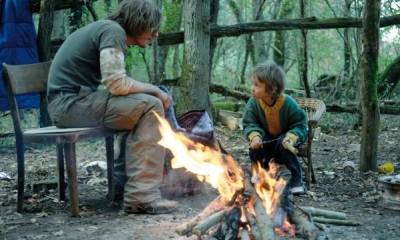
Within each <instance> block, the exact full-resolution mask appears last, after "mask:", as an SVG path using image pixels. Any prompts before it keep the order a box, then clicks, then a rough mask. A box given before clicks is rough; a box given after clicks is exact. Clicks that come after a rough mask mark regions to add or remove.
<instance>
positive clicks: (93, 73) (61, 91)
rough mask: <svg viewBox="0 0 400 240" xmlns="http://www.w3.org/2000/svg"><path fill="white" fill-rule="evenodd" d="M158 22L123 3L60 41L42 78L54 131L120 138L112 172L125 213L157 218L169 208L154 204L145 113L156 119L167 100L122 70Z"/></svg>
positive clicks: (133, 1)
mask: <svg viewBox="0 0 400 240" xmlns="http://www.w3.org/2000/svg"><path fill="white" fill-rule="evenodd" d="M160 24H161V11H160V9H159V8H158V7H157V6H155V5H154V4H153V3H152V2H150V1H148V0H124V1H122V2H121V3H120V5H119V7H118V9H117V10H116V12H114V13H113V14H112V15H111V16H109V17H108V19H106V20H99V21H96V22H93V23H91V24H89V25H87V26H85V27H83V28H81V29H79V30H77V31H75V32H74V33H72V34H71V35H70V36H68V38H67V39H66V40H65V42H64V43H63V44H62V46H61V47H60V49H59V50H58V52H57V54H56V56H55V58H54V60H53V63H52V65H51V68H50V73H49V83H48V97H49V113H50V116H51V118H52V120H53V122H54V124H55V125H56V126H59V127H87V126H90V127H93V126H105V127H108V128H112V129H116V130H121V131H125V132H126V133H127V135H126V139H125V141H126V145H125V147H124V149H123V150H124V152H122V155H124V159H125V160H124V161H125V162H124V164H123V167H119V166H116V169H115V170H116V176H120V177H117V179H116V182H117V186H116V187H117V190H118V189H121V192H122V189H124V190H123V194H124V195H123V199H124V202H123V203H124V210H125V211H126V212H128V213H149V214H159V213H167V212H171V211H172V210H174V209H175V208H176V207H177V203H176V202H174V201H170V200H166V199H162V198H161V194H160V190H159V186H160V184H161V181H162V177H163V166H164V153H165V150H164V149H163V148H162V147H161V146H159V145H158V144H157V142H158V141H159V139H160V137H161V136H160V133H159V130H158V121H157V119H156V116H155V115H154V113H153V112H156V113H157V114H158V115H160V116H164V111H165V109H167V108H168V107H169V106H170V104H171V98H170V97H169V95H168V94H166V93H165V92H163V91H161V90H160V89H159V88H158V87H156V86H154V85H151V84H148V83H143V82H140V81H137V80H135V79H134V78H132V77H129V76H128V75H127V73H126V70H125V54H126V51H127V48H128V46H130V45H137V46H139V47H142V48H144V47H146V46H147V45H148V44H149V43H150V42H151V41H152V40H153V39H154V38H155V37H157V35H158V31H159V28H160ZM101 85H102V86H103V87H101ZM121 176H122V177H121Z"/></svg>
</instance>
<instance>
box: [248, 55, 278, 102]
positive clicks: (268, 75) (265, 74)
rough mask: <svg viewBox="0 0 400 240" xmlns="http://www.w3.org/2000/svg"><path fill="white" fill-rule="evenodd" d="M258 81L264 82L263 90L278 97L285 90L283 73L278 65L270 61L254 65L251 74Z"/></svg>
mask: <svg viewBox="0 0 400 240" xmlns="http://www.w3.org/2000/svg"><path fill="white" fill-rule="evenodd" d="M251 76H252V77H253V78H256V79H258V81H260V82H262V83H265V85H266V89H265V91H268V92H270V93H271V94H273V95H274V96H275V98H278V97H279V96H280V95H281V94H282V93H283V91H284V90H285V73H284V71H283V70H282V68H281V67H280V66H278V65H277V64H276V63H274V62H272V61H268V62H265V63H261V64H258V65H257V66H255V68H254V70H253V73H252V75H251Z"/></svg>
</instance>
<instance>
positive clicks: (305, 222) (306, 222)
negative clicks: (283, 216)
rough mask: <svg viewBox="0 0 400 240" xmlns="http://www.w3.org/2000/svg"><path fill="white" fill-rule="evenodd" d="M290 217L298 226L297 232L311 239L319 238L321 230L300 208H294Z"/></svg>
mask: <svg viewBox="0 0 400 240" xmlns="http://www.w3.org/2000/svg"><path fill="white" fill-rule="evenodd" d="M290 219H291V220H292V222H293V224H294V225H295V226H296V234H298V235H301V236H303V237H305V238H306V239H309V240H314V239H318V237H319V235H320V230H319V229H318V228H317V227H316V226H315V225H314V224H313V223H312V222H310V219H309V218H308V216H307V215H306V214H305V213H304V212H302V211H301V210H299V209H294V210H293V211H292V212H291V214H290Z"/></svg>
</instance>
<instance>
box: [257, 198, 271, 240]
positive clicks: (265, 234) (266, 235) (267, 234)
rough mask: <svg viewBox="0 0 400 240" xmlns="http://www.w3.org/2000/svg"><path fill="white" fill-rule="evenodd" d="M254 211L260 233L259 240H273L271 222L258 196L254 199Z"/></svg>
mask: <svg viewBox="0 0 400 240" xmlns="http://www.w3.org/2000/svg"><path fill="white" fill-rule="evenodd" d="M254 211H255V212H256V223H257V228H258V230H259V231H260V233H261V239H263V240H264V239H275V232H274V229H273V224H272V221H271V219H270V218H269V217H268V215H267V212H266V211H265V208H264V206H263V204H262V201H261V199H260V198H259V197H258V196H256V197H255V203H254Z"/></svg>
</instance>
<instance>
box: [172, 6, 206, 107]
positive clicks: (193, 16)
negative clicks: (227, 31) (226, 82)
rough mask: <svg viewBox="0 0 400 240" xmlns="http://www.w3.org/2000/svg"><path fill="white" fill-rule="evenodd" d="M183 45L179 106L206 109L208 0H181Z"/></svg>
mask: <svg viewBox="0 0 400 240" xmlns="http://www.w3.org/2000/svg"><path fill="white" fill-rule="evenodd" d="M183 12H184V29H185V49H184V54H183V69H182V74H181V81H180V90H181V98H180V99H178V112H179V111H181V110H186V111H187V110H193V109H206V110H210V109H209V99H208V89H209V83H210V33H209V24H208V23H209V21H210V0H204V1H197V0H187V1H184V8H183Z"/></svg>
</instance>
